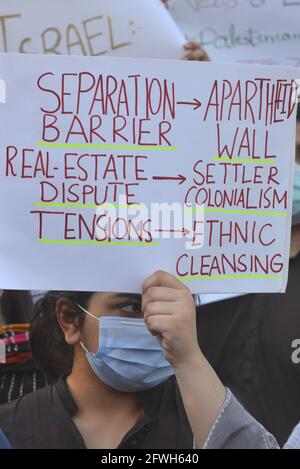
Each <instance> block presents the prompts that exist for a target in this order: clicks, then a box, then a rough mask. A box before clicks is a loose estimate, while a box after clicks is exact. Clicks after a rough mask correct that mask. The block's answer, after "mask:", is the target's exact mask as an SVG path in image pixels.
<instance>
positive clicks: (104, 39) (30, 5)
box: [0, 0, 184, 59]
mask: <svg viewBox="0 0 300 469" xmlns="http://www.w3.org/2000/svg"><path fill="white" fill-rule="evenodd" d="M183 43H184V36H183V34H182V33H181V32H180V31H179V29H178V27H177V26H176V24H175V23H174V21H173V20H172V18H170V15H169V14H168V13H167V11H166V9H165V7H164V6H163V5H162V3H161V1H160V0H146V1H141V0H113V1H112V0H85V1H82V0H51V1H49V0H39V1H36V0H26V1H24V0H1V3H0V52H24V53H45V54H68V55H92V56H102V55H112V56H125V57H151V58H152V57H153V58H170V59H172V58H174V59H175V58H176V59H177V58H180V57H181V56H182V55H183V51H182V45H183Z"/></svg>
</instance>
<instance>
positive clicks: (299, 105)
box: [297, 103, 300, 122]
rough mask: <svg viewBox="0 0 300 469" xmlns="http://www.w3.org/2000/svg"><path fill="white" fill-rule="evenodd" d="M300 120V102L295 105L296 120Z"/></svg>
mask: <svg viewBox="0 0 300 469" xmlns="http://www.w3.org/2000/svg"><path fill="white" fill-rule="evenodd" d="M299 121H300V103H299V104H298V107H297V122H299Z"/></svg>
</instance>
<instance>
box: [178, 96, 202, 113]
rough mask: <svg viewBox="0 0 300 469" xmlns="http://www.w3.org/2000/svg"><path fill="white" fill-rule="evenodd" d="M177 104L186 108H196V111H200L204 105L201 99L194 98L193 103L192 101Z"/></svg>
mask: <svg viewBox="0 0 300 469" xmlns="http://www.w3.org/2000/svg"><path fill="white" fill-rule="evenodd" d="M177 104H182V105H185V106H194V111H196V110H197V109H199V107H200V106H202V103H201V102H200V101H199V99H197V98H194V99H193V101H192V102H190V101H177Z"/></svg>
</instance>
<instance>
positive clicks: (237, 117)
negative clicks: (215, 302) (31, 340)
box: [0, 54, 297, 293]
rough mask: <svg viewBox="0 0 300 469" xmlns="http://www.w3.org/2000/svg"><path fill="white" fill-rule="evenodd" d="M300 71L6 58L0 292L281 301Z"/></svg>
mask: <svg viewBox="0 0 300 469" xmlns="http://www.w3.org/2000/svg"><path fill="white" fill-rule="evenodd" d="M296 72H297V70H295V69H288V68H280V67H264V66H249V65H235V66H232V67H230V68H228V66H226V65H222V64H209V63H199V62H183V61H164V62H162V61H157V60H144V61H143V62H141V61H140V60H138V59H120V58H118V59H117V58H114V59H113V58H102V59H99V58H97V59H96V58H92V57H57V56H45V55H26V54H2V55H1V57H0V77H1V78H0V79H1V80H2V83H4V85H5V86H4V88H5V100H3V101H4V103H3V104H1V105H0V122H1V126H0V200H1V206H0V207H1V208H0V216H1V230H0V285H1V287H2V288H14V289H41V290H43V289H59V290H60V289H61V290H65V289H66V290H68V289H72V290H73V289H79V290H92V291H93V290H97V291H98V290H104V291H105V290H107V291H133V292H134V291H139V289H140V288H141V284H142V281H143V279H144V278H145V277H146V276H147V275H149V274H150V273H152V272H153V271H155V270H157V269H164V270H167V271H170V272H171V273H173V274H175V275H176V276H177V277H178V278H180V280H182V281H184V282H185V283H186V284H187V285H188V286H189V288H190V289H191V290H192V291H193V292H203V293H206V292H207V293H218V292H224V293H226V292H235V293H236V292H263V291H281V290H283V289H284V288H285V286H286V281H287V267H288V258H289V242H290V228H291V226H290V225H291V217H290V212H291V204H292V190H291V189H292V185H293V177H294V145H295V113H296V104H295V99H294V98H295V96H294V95H295V89H294V81H293V79H294V78H296V77H295V73H296Z"/></svg>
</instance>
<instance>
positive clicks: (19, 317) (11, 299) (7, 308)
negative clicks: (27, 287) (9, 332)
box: [1, 290, 33, 324]
mask: <svg viewBox="0 0 300 469" xmlns="http://www.w3.org/2000/svg"><path fill="white" fill-rule="evenodd" d="M1 312H2V316H3V319H4V321H5V324H24V323H29V322H30V321H31V318H32V315H33V303H32V298H31V294H30V292H29V291H21V290H4V292H3V296H2V298H1Z"/></svg>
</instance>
